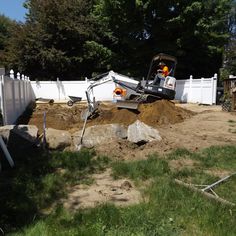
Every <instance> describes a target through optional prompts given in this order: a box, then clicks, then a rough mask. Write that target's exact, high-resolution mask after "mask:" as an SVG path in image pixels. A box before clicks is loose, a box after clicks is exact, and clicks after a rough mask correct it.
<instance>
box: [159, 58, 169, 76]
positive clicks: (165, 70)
mask: <svg viewBox="0 0 236 236" xmlns="http://www.w3.org/2000/svg"><path fill="white" fill-rule="evenodd" d="M158 66H159V69H158V70H157V72H158V73H161V74H162V75H163V76H164V77H166V76H167V75H169V68H168V67H167V65H166V64H165V63H164V62H163V61H161V62H160V63H159V64H158Z"/></svg>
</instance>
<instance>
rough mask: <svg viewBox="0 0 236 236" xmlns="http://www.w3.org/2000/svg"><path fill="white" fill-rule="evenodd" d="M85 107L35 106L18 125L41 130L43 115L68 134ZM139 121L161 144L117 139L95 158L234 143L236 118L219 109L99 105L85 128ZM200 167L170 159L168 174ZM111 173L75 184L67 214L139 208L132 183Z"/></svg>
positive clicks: (78, 124) (123, 157) (132, 156)
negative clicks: (108, 205)
mask: <svg viewBox="0 0 236 236" xmlns="http://www.w3.org/2000/svg"><path fill="white" fill-rule="evenodd" d="M84 108H85V105H75V106H73V107H72V108H69V107H67V106H66V105H61V104H54V105H51V106H50V105H48V104H37V106H36V108H35V109H34V111H33V113H32V114H30V115H28V116H24V117H22V118H21V119H20V120H19V122H20V123H28V124H33V125H36V126H38V128H39V130H40V132H42V127H43V113H44V112H46V114H47V127H52V128H55V129H65V130H69V131H70V132H71V133H73V132H75V131H77V130H79V129H81V127H82V125H83V122H82V121H81V120H80V113H81V111H82V110H83V109H84ZM137 119H140V120H141V121H143V122H145V123H146V124H148V125H151V126H153V127H155V128H157V129H158V130H159V132H160V135H161V137H162V141H160V142H151V143H148V144H145V145H141V146H138V145H135V144H132V143H129V142H127V141H126V140H119V141H115V142H110V143H107V144H106V145H99V146H98V147H96V152H97V154H101V155H107V156H109V157H111V158H114V159H119V160H138V159H144V158H147V156H148V155H149V154H152V153H158V154H165V153H168V152H170V151H172V150H175V149H176V148H187V149H189V150H193V151H197V150H199V149H202V148H206V147H210V146H212V145H235V144H236V114H235V113H227V112H222V111H221V107H220V106H202V105H197V104H174V103H172V102H167V101H159V102H157V103H154V104H143V105H142V106H141V107H140V109H139V112H137V113H135V112H132V111H128V110H125V109H121V110H118V109H117V108H115V107H114V104H102V105H101V107H100V110H99V114H98V116H97V117H95V118H94V119H93V120H90V121H88V126H91V125H95V124H109V123H122V124H125V125H129V124H131V123H132V122H134V121H135V120H137ZM197 164H198V163H195V162H193V161H192V160H188V159H184V157H183V159H180V160H173V161H171V162H170V167H171V168H172V169H175V168H177V169H181V168H183V167H186V166H187V167H188V168H194V166H195V165H197ZM208 172H209V173H210V174H212V175H216V176H219V177H221V176H224V175H226V174H227V173H225V172H222V171H219V170H208ZM110 174H111V171H110V170H107V171H105V172H104V173H101V174H96V175H93V176H92V178H93V179H94V183H93V184H92V185H89V186H86V185H76V186H74V187H72V188H70V190H69V194H68V198H67V199H64V200H63V201H62V202H63V205H64V206H65V207H66V208H67V209H69V210H76V209H78V208H80V207H82V208H86V207H94V206H95V205H97V204H98V203H104V202H113V203H114V204H116V205H119V206H126V205H129V204H135V203H138V202H139V201H140V200H141V194H140V192H139V191H138V189H136V188H135V186H134V184H133V183H132V182H131V181H130V180H126V179H122V180H114V179H113V178H112V177H111V175H110Z"/></svg>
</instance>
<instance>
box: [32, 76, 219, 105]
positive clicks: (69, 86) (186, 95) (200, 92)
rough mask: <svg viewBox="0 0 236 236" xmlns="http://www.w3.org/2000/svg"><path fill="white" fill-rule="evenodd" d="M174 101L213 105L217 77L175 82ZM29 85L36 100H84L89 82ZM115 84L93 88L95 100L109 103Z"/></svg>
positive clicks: (45, 82) (44, 82)
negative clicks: (79, 98)
mask: <svg viewBox="0 0 236 236" xmlns="http://www.w3.org/2000/svg"><path fill="white" fill-rule="evenodd" d="M176 84H177V85H176V96H175V99H177V100H180V101H182V102H191V103H201V104H209V105H212V104H215V103H216V87H217V75H216V74H215V75H214V77H212V78H201V79H193V77H192V76H190V78H189V79H186V80H177V83H176ZM31 85H32V88H33V91H34V93H35V96H36V97H37V98H48V99H54V100H57V101H65V100H68V96H75V97H82V100H85V99H86V96H85V90H86V89H87V87H88V86H89V85H90V81H89V80H87V79H86V80H84V81H59V80H57V81H31ZM114 88H115V84H114V83H113V82H109V83H106V84H103V85H101V86H98V87H96V88H94V91H93V92H94V96H95V97H96V99H97V100H101V101H111V100H112V99H113V91H114Z"/></svg>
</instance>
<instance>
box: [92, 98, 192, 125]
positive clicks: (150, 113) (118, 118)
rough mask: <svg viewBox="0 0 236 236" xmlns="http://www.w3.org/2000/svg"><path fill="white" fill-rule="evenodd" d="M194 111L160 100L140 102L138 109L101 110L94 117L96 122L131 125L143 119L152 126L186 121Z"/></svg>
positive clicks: (114, 108)
mask: <svg viewBox="0 0 236 236" xmlns="http://www.w3.org/2000/svg"><path fill="white" fill-rule="evenodd" d="M193 114H194V113H193V112H191V111H188V110H185V109H183V108H181V107H177V106H175V104H174V103H173V102H170V101H167V100H160V101H156V102H154V103H147V104H140V105H139V109H138V111H135V110H128V109H117V108H116V107H113V108H112V109H110V110H102V109H101V110H100V111H99V116H98V117H97V118H96V119H94V121H93V122H94V123H96V124H107V123H122V124H125V125H129V124H131V123H133V122H134V121H136V120H137V119H138V120H141V121H142V122H144V123H145V124H148V125H151V126H160V125H163V124H175V123H179V122H182V121H184V120H185V119H186V118H189V117H191V116H192V115H193Z"/></svg>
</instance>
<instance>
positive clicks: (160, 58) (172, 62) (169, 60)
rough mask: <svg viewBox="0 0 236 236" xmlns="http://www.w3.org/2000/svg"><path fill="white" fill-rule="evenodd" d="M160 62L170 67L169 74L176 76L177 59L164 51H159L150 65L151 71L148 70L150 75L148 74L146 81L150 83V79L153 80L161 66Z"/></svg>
mask: <svg viewBox="0 0 236 236" xmlns="http://www.w3.org/2000/svg"><path fill="white" fill-rule="evenodd" d="M160 62H164V63H165V65H166V66H167V67H168V68H169V74H168V76H172V77H174V75H175V68H176V65H177V59H176V58H175V57H173V56H170V55H167V54H164V53H159V54H157V55H156V56H154V57H153V59H152V61H151V64H150V67H149V71H148V75H147V79H146V82H147V83H149V81H150V80H153V79H154V78H155V76H156V74H157V70H158V68H159V63H160Z"/></svg>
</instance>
